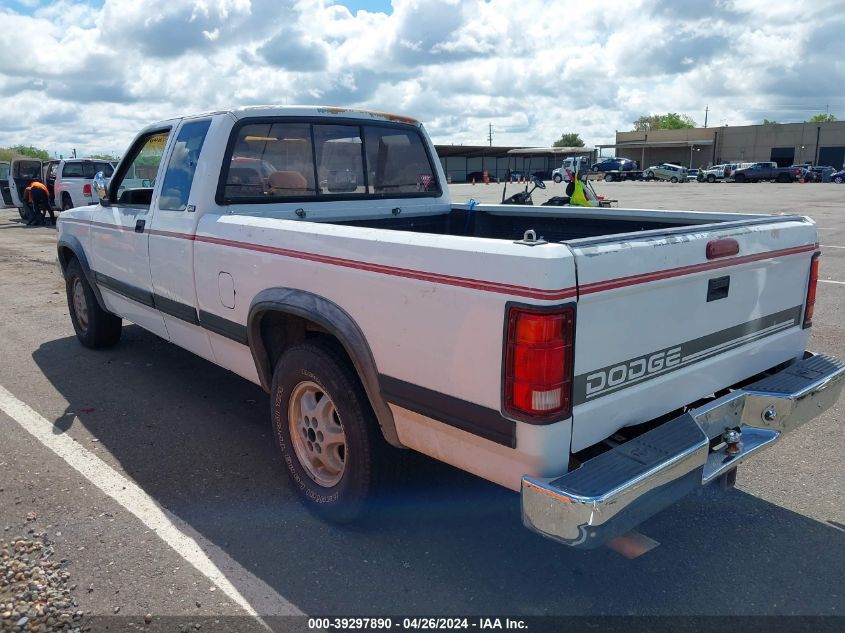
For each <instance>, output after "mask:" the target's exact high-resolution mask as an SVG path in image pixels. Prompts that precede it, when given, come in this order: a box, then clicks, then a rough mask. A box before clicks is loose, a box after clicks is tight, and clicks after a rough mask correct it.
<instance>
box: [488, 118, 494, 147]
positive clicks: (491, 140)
mask: <svg viewBox="0 0 845 633" xmlns="http://www.w3.org/2000/svg"><path fill="white" fill-rule="evenodd" d="M487 125H488V126H489V127H490V131H489V132H487V142H488V143H489V146H490V147H493V124H492V123H488V124H487Z"/></svg>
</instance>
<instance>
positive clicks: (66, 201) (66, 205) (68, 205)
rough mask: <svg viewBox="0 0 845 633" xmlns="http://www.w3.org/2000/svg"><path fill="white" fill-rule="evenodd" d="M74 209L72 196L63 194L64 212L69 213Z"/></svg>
mask: <svg viewBox="0 0 845 633" xmlns="http://www.w3.org/2000/svg"><path fill="white" fill-rule="evenodd" d="M70 209H73V200H71V198H70V194H67V193H63V194H62V211H69V210H70Z"/></svg>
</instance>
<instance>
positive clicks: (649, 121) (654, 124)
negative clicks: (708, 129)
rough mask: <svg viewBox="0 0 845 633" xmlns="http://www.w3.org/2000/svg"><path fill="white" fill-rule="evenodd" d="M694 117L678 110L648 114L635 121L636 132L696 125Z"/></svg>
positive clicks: (678, 128)
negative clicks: (679, 112)
mask: <svg viewBox="0 0 845 633" xmlns="http://www.w3.org/2000/svg"><path fill="white" fill-rule="evenodd" d="M695 126H696V122H695V121H694V120H693V119H692V117H690V116H687V115H686V114H678V113H677V112H667V113H666V114H647V115H644V116H641V117H640V118H638V119H637V120H636V121H634V131H635V132H652V131H654V130H684V129H687V128H691V127H695Z"/></svg>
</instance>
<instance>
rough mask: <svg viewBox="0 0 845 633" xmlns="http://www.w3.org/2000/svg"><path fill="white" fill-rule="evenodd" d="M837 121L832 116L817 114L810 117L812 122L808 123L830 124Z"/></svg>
mask: <svg viewBox="0 0 845 633" xmlns="http://www.w3.org/2000/svg"><path fill="white" fill-rule="evenodd" d="M836 120H837V119H836V117H835V116H834V115H832V114H817V115H815V116H812V117H810V120H809V121H807V123H829V122H831V121H836Z"/></svg>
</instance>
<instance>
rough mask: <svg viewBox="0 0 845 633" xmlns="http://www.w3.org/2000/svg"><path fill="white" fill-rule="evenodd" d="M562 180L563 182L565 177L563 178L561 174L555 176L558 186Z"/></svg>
mask: <svg viewBox="0 0 845 633" xmlns="http://www.w3.org/2000/svg"><path fill="white" fill-rule="evenodd" d="M562 180H563V176H561V175H560V174H555V177H554V181H555V182H556V183H557V184H560V183H561V181H562Z"/></svg>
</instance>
